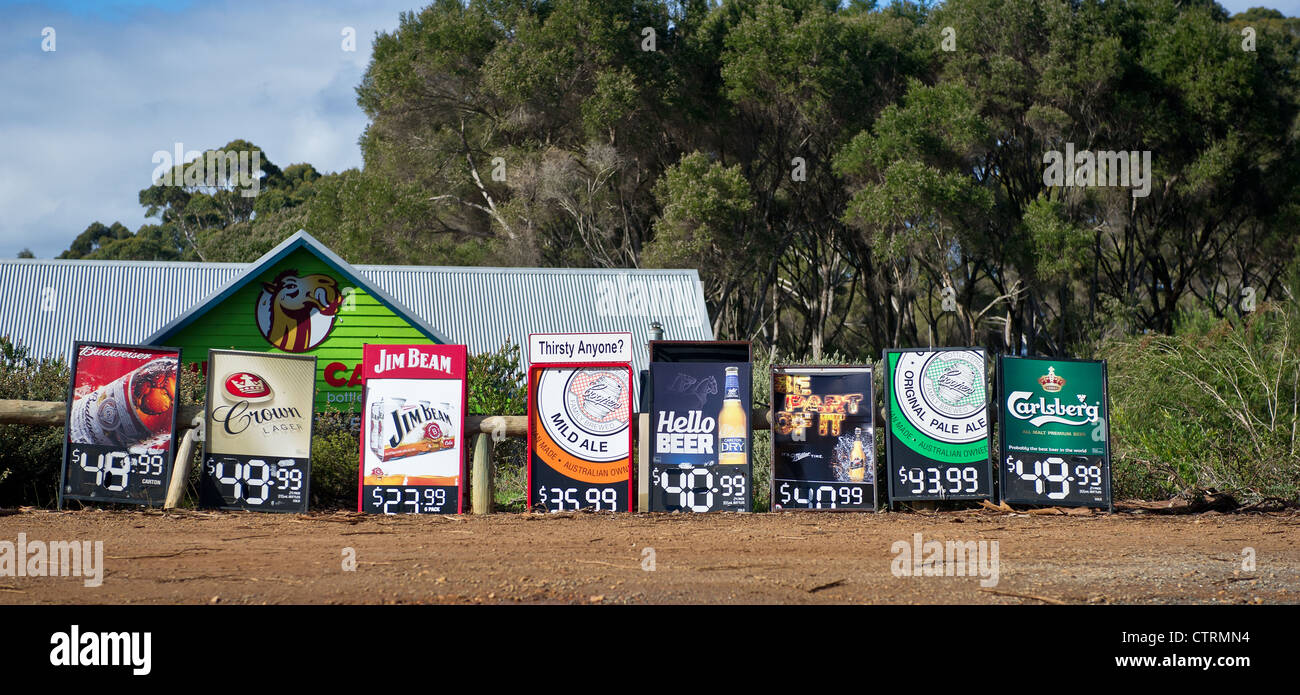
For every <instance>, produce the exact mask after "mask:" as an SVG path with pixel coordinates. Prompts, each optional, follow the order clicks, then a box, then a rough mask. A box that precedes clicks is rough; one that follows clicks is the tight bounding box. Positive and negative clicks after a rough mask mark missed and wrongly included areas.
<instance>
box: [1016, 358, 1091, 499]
mask: <svg viewBox="0 0 1300 695" xmlns="http://www.w3.org/2000/svg"><path fill="white" fill-rule="evenodd" d="M998 393H999V396H998V398H999V401H1000V406H1001V410H1000V412H999V417H998V430H999V437H998V441H999V442H1001V445H1000V449H1001V452H1000V457H999V458H1000V464H999V465H1000V467H1001V469H1002V499H1003V500H1004V501H1006V502H1010V503H1016V504H1047V505H1060V506H1088V507H1109V506H1110V505H1111V487H1110V484H1111V481H1110V429H1109V425H1108V424H1107V423H1108V422H1109V417H1110V416H1109V410H1108V390H1107V383H1106V363H1105V362H1104V361H1102V362H1094V361H1088V360H1072V359H1062V358H1056V359H1040V358H1032V357H1009V356H1002V357H999V358H998Z"/></svg>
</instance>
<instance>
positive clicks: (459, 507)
mask: <svg viewBox="0 0 1300 695" xmlns="http://www.w3.org/2000/svg"><path fill="white" fill-rule="evenodd" d="M371 347H374V348H402V349H406V348H418V349H420V350H428V349H430V348H435V349H437V350H444V349H447V348H460V350H459V351H458V352H459V354H458V355H452V359H459V360H460V365H461V369H460V372H461V376H460V378H459V379H457V378H455V377H416V376H402V377H392V378H395V379H412V380H422V381H459V382H460V398H461V404H460V477H459V479H458V481H459V482H458V484H457V485H456V488H457V491H456V513H457V514H464V513H465V498H466V493H467V492H468V490H469V485H467V484H466V483H468V482H469V466H468V464H467V461H468V459H469V440H468V439H466V436H465V420H466V419H467V418H468V417H469V348H468V347H466V346H464V345H444V344H440V343H439V344H433V345H430V344H428V343H412V344H401V345H396V344H394V345H390V344H387V343H366V344H364V345H362V346H361V372H362V375H363V379H364V381H363V383H362V385H361V405H362V413H361V436H360V438H359V439H360V444H361V449H360V453H359V458H358V459H357V511H358V512H361V511H363V509H362V502H361V495H362V492H363V491H364V490H365V486H366V471H365V461H366V433H367V431H368V430H369V428H368V427H366V419H367V418H368V417H369V415H370V414H369V413H367V412H365V411H364V408H365V405H366V403H368V402H369V398H370V386H369V378H367V377H365V376H364V375H365V374H366V373H367V362H366V360H365V355H366V353H367V352H368V351H369V349H370V348H371ZM437 350H435V351H437ZM374 378H376V379H383V378H384V377H374ZM441 513H443V514H446V513H448V512H441Z"/></svg>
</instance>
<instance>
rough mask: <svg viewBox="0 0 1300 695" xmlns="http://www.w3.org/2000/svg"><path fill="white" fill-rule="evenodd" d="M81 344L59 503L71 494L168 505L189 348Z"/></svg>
mask: <svg viewBox="0 0 1300 695" xmlns="http://www.w3.org/2000/svg"><path fill="white" fill-rule="evenodd" d="M73 347H74V349H73V353H72V383H71V384H70V385H69V388H68V418H67V423H68V426H67V434H66V437H65V439H64V442H63V469H62V473H61V478H60V484H59V508H60V509H62V508H63V501H64V500H67V499H76V500H88V501H96V502H120V503H133V504H148V505H157V504H162V502H163V498H164V497H166V495H167V484H168V481H169V480H170V479H171V470H172V456H173V449H174V448H175V434H176V411H177V408H176V383H177V381H178V380H179V377H180V360H181V351H180V350H179V349H176V348H158V347H146V346H135V345H113V344H107V343H80V342H79V343H76V344H75V345H74V346H73Z"/></svg>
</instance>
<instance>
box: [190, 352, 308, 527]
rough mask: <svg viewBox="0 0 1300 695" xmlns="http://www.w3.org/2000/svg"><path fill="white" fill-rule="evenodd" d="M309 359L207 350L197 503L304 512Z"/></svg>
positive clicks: (220, 506) (306, 500)
mask: <svg viewBox="0 0 1300 695" xmlns="http://www.w3.org/2000/svg"><path fill="white" fill-rule="evenodd" d="M315 377H316V358H315V357H308V356H297V355H272V354H267V353H261V352H240V351H235V350H210V351H209V352H208V402H207V409H206V414H205V432H206V436H205V437H204V440H205V441H204V456H203V470H202V473H201V474H200V478H199V504H200V505H202V506H204V507H215V508H217V509H247V510H255V511H271V512H305V511H307V503H308V495H309V493H310V484H311V432H312V403H313V400H314V398H315V395H316V394H315V388H314V387H315V384H316V379H315Z"/></svg>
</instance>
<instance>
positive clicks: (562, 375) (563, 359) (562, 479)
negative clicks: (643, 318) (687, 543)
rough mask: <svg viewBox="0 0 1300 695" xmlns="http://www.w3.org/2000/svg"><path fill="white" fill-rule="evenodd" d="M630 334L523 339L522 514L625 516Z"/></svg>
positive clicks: (629, 434)
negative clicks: (525, 478) (524, 504)
mask: <svg viewBox="0 0 1300 695" xmlns="http://www.w3.org/2000/svg"><path fill="white" fill-rule="evenodd" d="M631 350H632V334H630V333H547V334H534V335H530V336H529V337H528V360H529V362H530V367H529V369H528V508H529V509H534V508H543V509H546V510H548V511H564V510H572V509H593V510H596V511H619V512H625V511H630V510H631V500H632V485H633V482H632V366H631V364H630V362H631V359H632V351H631Z"/></svg>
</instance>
